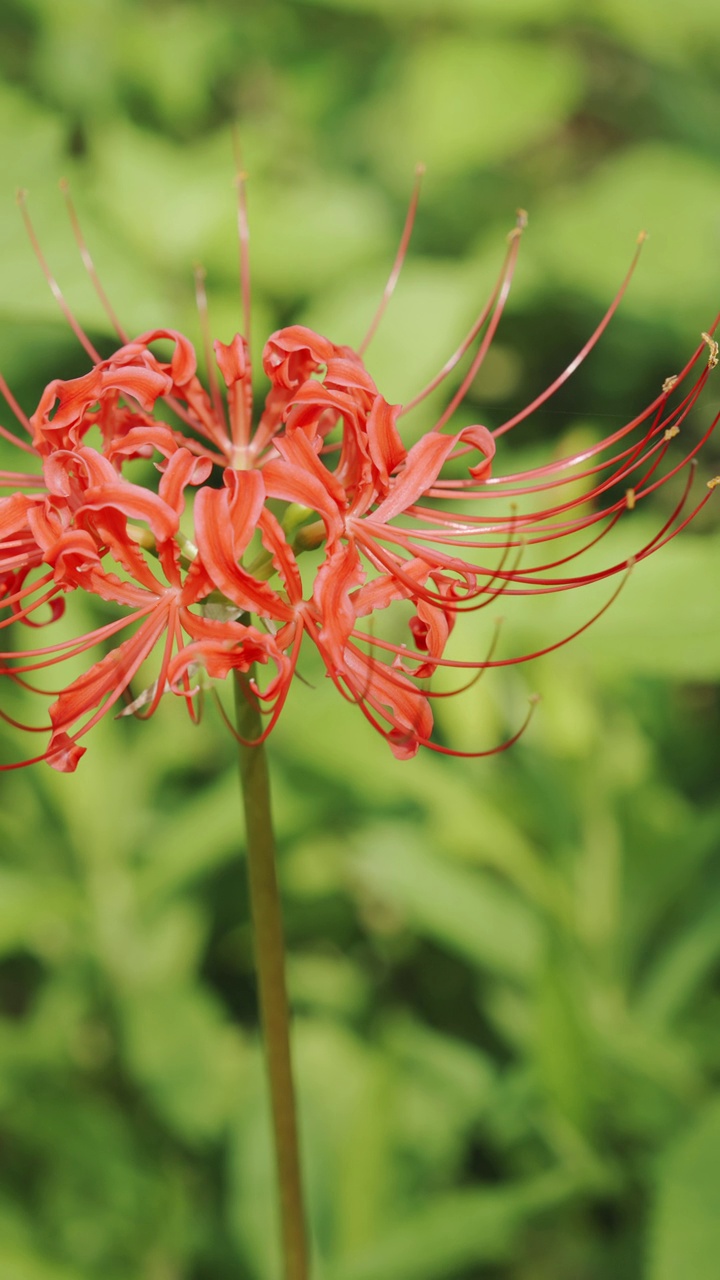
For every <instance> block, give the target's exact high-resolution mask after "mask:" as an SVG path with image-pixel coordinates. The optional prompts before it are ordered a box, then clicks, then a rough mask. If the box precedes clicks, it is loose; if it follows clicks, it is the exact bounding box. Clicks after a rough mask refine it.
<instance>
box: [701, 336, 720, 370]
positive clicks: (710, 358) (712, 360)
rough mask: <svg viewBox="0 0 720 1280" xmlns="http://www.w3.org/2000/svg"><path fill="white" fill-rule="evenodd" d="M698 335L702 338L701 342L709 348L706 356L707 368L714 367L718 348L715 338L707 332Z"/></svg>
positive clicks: (719, 348)
mask: <svg viewBox="0 0 720 1280" xmlns="http://www.w3.org/2000/svg"><path fill="white" fill-rule="evenodd" d="M700 337H701V338H702V340H703V342H706V343H707V345H708V346H709V348H710V355H709V356H708V369H714V368H715V366H716V364H717V362H718V350H720V347H718V344H717V342H716V341H715V339H714V338H711V337H710V334H709V333H701V335H700Z"/></svg>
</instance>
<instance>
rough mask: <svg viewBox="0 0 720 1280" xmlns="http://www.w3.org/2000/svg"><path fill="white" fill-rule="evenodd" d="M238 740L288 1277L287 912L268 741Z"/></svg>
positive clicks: (290, 1089) (291, 1202)
mask: <svg viewBox="0 0 720 1280" xmlns="http://www.w3.org/2000/svg"><path fill="white" fill-rule="evenodd" d="M251 676H252V672H250V673H249V674H248V675H244V674H242V673H240V672H236V673H235V708H236V716H237V727H238V733H239V734H241V735H242V737H243V738H249V739H252V738H257V737H259V735H260V734H261V732H262V722H261V718H260V711H259V708H258V703H257V699H256V697H255V696H254V694H253V692H252V690H251V688H250V678H251ZM238 746H239V757H240V781H241V785H242V794H243V805H244V808H245V824H246V830H247V859H248V879H249V883H250V905H251V911H252V920H253V930H254V938H255V960H256V965H257V974H258V989H259V998H260V1016H261V1020H262V1029H263V1038H264V1044H265V1058H266V1063H267V1072H268V1079H269V1083H270V1103H271V1108H272V1121H273V1132H274V1139H275V1157H276V1163H277V1175H278V1190H279V1199H280V1218H281V1223H282V1241H283V1254H284V1259H285V1271H284V1277H285V1280H307V1277H308V1259H307V1237H306V1232H305V1213H304V1208H303V1194H302V1182H301V1176H300V1153H299V1144H298V1129H297V1115H296V1108H295V1090H294V1085H293V1076H292V1062H291V1056H290V1010H289V1005H288V997H287V989H286V986H285V948H284V944H283V927H282V914H281V909H280V898H279V894H278V885H277V877H276V874H275V840H274V836H273V829H272V818H271V812H270V780H269V776H268V767H267V757H266V755H265V749H264V747H263V746H259V747H245V746H243V744H242V743H239V744H238Z"/></svg>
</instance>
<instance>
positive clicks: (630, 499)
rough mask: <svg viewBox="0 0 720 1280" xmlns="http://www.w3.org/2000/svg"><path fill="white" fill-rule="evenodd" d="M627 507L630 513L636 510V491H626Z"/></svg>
mask: <svg viewBox="0 0 720 1280" xmlns="http://www.w3.org/2000/svg"><path fill="white" fill-rule="evenodd" d="M625 505H626V507H627V509H628V511H634V510H635V490H634V489H627V490H626V491H625Z"/></svg>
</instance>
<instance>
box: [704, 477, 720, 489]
mask: <svg viewBox="0 0 720 1280" xmlns="http://www.w3.org/2000/svg"><path fill="white" fill-rule="evenodd" d="M719 484H720V476H713V478H712V480H708V482H707V487H708V489H717V487H718V485H719Z"/></svg>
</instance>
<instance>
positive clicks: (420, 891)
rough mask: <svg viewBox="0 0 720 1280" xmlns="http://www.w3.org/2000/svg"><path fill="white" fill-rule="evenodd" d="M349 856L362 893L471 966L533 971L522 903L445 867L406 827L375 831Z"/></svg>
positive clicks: (486, 879) (488, 881) (519, 975)
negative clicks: (375, 897) (374, 899)
mask: <svg viewBox="0 0 720 1280" xmlns="http://www.w3.org/2000/svg"><path fill="white" fill-rule="evenodd" d="M358 845H359V848H358V853H357V855H356V856H355V858H354V859H353V862H354V867H355V871H356V874H357V875H358V877H359V878H360V880H361V883H362V884H363V885H364V887H365V888H366V890H371V891H372V893H373V894H375V895H377V897H378V898H379V899H380V901H381V902H386V903H387V904H388V905H390V906H392V907H393V908H394V909H395V910H396V911H398V912H400V915H401V918H405V919H407V921H408V922H409V923H410V924H411V925H412V927H413V928H414V929H415V930H417V931H418V932H420V933H421V934H426V935H427V936H429V937H431V938H434V939H435V940H436V941H437V942H439V943H440V945H441V946H445V947H447V948H448V950H450V951H453V952H455V953H456V954H459V955H461V956H463V957H464V958H465V959H468V960H470V961H471V963H473V964H475V965H478V966H480V967H481V968H488V969H490V970H491V971H492V972H495V973H498V974H502V975H503V976H505V977H510V978H514V979H519V980H521V981H522V980H525V979H527V978H528V977H529V976H530V975H531V974H532V973H533V971H534V969H535V966H536V963H537V960H538V953H539V945H538V944H539V938H538V926H537V921H536V919H535V918H534V916H533V914H532V912H531V911H530V910H529V908H528V907H527V906H526V905H525V903H524V902H523V901H522V899H520V898H519V897H517V896H516V895H515V894H513V893H512V892H511V891H510V890H509V889H507V888H506V887H505V885H503V884H502V882H499V881H498V880H496V879H494V878H493V877H491V876H490V875H487V874H486V873H484V872H482V871H467V870H465V869H464V868H463V869H461V868H460V867H458V866H456V865H450V864H448V863H446V862H444V861H443V859H442V858H441V857H439V856H437V855H436V854H434V853H430V852H429V850H427V849H425V848H423V845H422V843H421V840H420V838H419V833H418V831H417V830H413V829H412V828H409V827H402V826H400V825H399V824H398V825H397V826H393V827H388V828H384V829H383V828H379V829H377V828H376V829H374V830H371V831H369V832H367V833H366V834H365V835H364V836H363V838H362V842H358Z"/></svg>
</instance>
